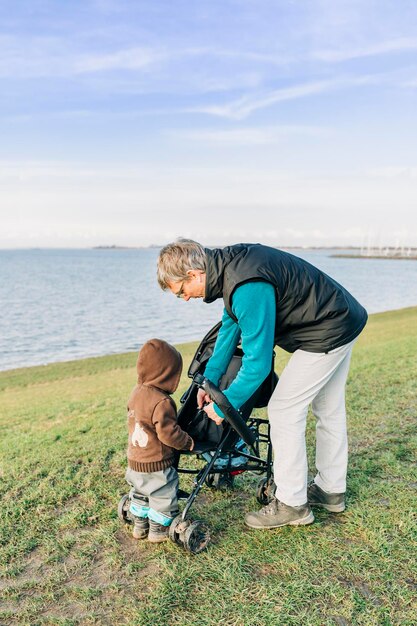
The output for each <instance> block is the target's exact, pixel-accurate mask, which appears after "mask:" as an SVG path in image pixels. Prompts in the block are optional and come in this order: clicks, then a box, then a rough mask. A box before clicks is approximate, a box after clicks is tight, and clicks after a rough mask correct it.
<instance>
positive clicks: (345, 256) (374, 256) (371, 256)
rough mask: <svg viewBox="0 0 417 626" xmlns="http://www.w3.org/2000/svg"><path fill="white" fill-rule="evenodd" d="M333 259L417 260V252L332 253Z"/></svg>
mask: <svg viewBox="0 0 417 626" xmlns="http://www.w3.org/2000/svg"><path fill="white" fill-rule="evenodd" d="M330 256H331V258H332V259H383V260H384V261H417V254H414V255H412V256H399V255H393V254H386V255H382V254H331V255H330Z"/></svg>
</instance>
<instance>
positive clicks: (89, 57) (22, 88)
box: [0, 0, 417, 247]
mask: <svg viewBox="0 0 417 626" xmlns="http://www.w3.org/2000/svg"><path fill="white" fill-rule="evenodd" d="M416 26H417V3H416V2H415V1H414V0H397V1H391V0H348V1H347V0H346V1H345V0H337V1H336V0H326V1H324V0H305V1H302V0H300V1H297V0H293V1H290V0H287V1H284V0H280V1H278V0H276V1H272V0H270V1H267V0H265V1H262V0H258V1H257V2H255V1H252V0H221V1H218V0H210V1H209V2H208V1H204V0H200V1H199V2H195V1H191V0H188V1H175V0H174V1H172V0H171V1H170V2H162V1H160V0H153V1H152V2H149V1H148V2H141V1H139V0H137V1H132V2H129V1H127V2H124V1H123V0H118V1H113V0H95V1H88V0H83V1H82V2H81V1H76V0H72V1H71V2H66V3H64V2H56V1H55V2H52V1H49V2H47V1H42V0H31V1H30V2H28V1H24V0H21V1H19V2H14V3H12V2H10V1H9V2H6V1H0V136H1V142H0V215H1V229H0V247H26V246H54V247H55V246H58V247H61V246H62V247H64V246H83V247H84V246H90V245H100V244H118V245H148V244H152V243H165V242H166V241H169V240H171V239H173V238H175V237H177V236H181V235H182V236H190V237H193V238H195V239H199V240H200V241H202V243H205V244H207V245H210V244H223V243H225V244H226V243H231V242H236V241H239V240H246V241H249V240H252V241H254V240H256V241H264V242H265V243H271V244H273V245H301V246H303V245H332V244H337V245H364V244H365V245H367V244H368V243H371V244H373V245H379V244H381V245H414V246H417V150H416V145H417V141H416V140H417V133H416V130H417V121H416V113H415V111H416V110H417V28H416Z"/></svg>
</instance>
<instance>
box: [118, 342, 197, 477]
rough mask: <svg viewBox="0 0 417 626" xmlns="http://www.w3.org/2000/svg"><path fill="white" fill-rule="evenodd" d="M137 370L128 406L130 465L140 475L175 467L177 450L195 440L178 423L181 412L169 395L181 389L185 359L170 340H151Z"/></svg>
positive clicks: (187, 447) (141, 354) (182, 448)
mask: <svg viewBox="0 0 417 626" xmlns="http://www.w3.org/2000/svg"><path fill="white" fill-rule="evenodd" d="M136 369H137V372H138V384H137V385H136V387H134V389H133V390H132V393H131V394H130V398H129V401H128V405H127V423H128V429H129V443H128V448H127V459H128V464H129V467H130V468H131V469H133V470H135V471H137V472H157V471H159V470H162V469H165V468H166V467H169V466H170V465H172V464H173V461H174V456H175V453H174V450H173V448H175V449H177V450H189V449H190V448H191V447H192V439H191V437H190V436H189V435H188V434H187V433H186V432H185V431H183V430H182V429H181V428H180V427H179V426H178V424H177V409H176V406H175V402H174V400H173V399H172V398H171V397H170V395H169V394H171V393H174V391H175V390H176V389H177V387H178V383H179V381H180V377H181V371H182V357H181V355H180V353H179V352H178V351H177V350H176V349H175V348H174V346H171V345H170V344H169V343H167V342H166V341H162V340H161V339H150V340H149V341H147V342H146V343H145V344H144V346H143V347H142V348H141V350H140V352H139V355H138V360H137V364H136ZM136 425H138V426H137V428H136V431H135V426H136ZM134 432H135V437H134V439H135V443H136V445H134V442H132V435H133V434H134Z"/></svg>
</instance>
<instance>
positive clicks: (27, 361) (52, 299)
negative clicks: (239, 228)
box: [0, 248, 417, 370]
mask: <svg viewBox="0 0 417 626" xmlns="http://www.w3.org/2000/svg"><path fill="white" fill-rule="evenodd" d="M158 252H159V250H158V249H156V248H147V249H135V250H133V249H128V250H111V249H94V250H88V249H85V250H1V251H0V301H1V304H2V306H1V308H0V370H6V369H12V368H16V367H26V366H30V365H42V364H46V363H51V362H55V361H67V360H72V359H79V358H85V357H90V356H100V355H105V354H115V353H119V352H129V351H135V350H137V349H138V348H139V347H140V346H141V345H142V344H143V343H144V342H145V341H147V340H148V339H149V338H151V337H160V338H162V339H165V340H167V341H169V342H171V343H183V342H188V341H199V340H200V339H202V337H203V336H204V335H205V333H206V332H207V331H208V330H209V329H210V328H211V327H212V326H213V325H214V324H215V323H216V322H218V321H219V320H220V318H221V315H222V310H223V305H222V302H221V301H216V302H214V303H212V304H210V305H207V304H205V303H204V302H202V301H201V300H191V301H189V302H184V301H182V300H179V299H177V298H173V297H172V295H171V294H169V293H164V292H162V291H161V289H160V288H159V286H158V284H157V281H156V259H157V256H158ZM294 253H295V254H297V255H298V256H301V257H303V258H305V259H306V260H308V261H310V262H311V263H313V264H314V265H316V266H318V267H320V269H322V270H324V271H325V272H326V273H328V274H330V275H331V276H332V277H333V278H335V279H336V280H337V281H338V282H340V283H342V284H343V285H344V286H345V287H346V288H347V289H349V291H351V293H352V294H353V295H354V296H355V297H356V298H357V299H358V300H359V301H360V302H361V303H362V304H363V305H364V306H365V307H366V308H367V310H368V312H369V313H375V312H378V311H385V310H389V309H396V308H402V307H405V306H413V305H417V261H390V260H370V259H367V260H362V259H350V258H349V259H347V258H346V259H342V258H333V257H332V256H331V254H332V251H331V250H298V251H294Z"/></svg>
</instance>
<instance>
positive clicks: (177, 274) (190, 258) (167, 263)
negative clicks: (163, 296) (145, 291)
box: [157, 237, 206, 291]
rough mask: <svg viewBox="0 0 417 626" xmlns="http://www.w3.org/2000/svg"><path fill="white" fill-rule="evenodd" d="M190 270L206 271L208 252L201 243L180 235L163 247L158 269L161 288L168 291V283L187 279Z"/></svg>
mask: <svg viewBox="0 0 417 626" xmlns="http://www.w3.org/2000/svg"><path fill="white" fill-rule="evenodd" d="M189 270H201V271H202V272H205V271H206V252H205V250H204V248H203V246H202V245H201V244H200V243H197V241H193V240H192V239H183V238H181V237H180V238H179V239H177V241H174V242H173V243H169V244H167V245H166V246H164V247H163V248H162V250H161V252H160V253H159V257H158V269H157V277H158V283H159V286H160V287H161V289H163V290H164V291H166V290H167V289H169V284H168V283H178V282H180V281H182V280H186V279H187V278H188V276H187V272H188V271H189Z"/></svg>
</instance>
